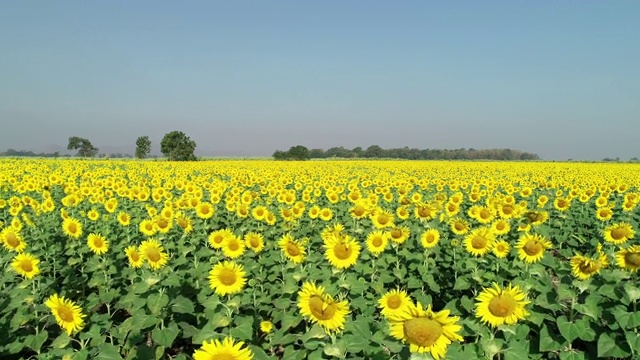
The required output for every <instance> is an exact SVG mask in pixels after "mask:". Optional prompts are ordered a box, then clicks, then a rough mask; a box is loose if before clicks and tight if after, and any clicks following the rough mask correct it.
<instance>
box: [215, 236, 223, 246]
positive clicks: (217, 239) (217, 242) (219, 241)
mask: <svg viewBox="0 0 640 360" xmlns="http://www.w3.org/2000/svg"><path fill="white" fill-rule="evenodd" d="M223 240H224V236H222V235H216V236H215V237H214V238H213V242H214V243H216V244H220V243H222V241H223Z"/></svg>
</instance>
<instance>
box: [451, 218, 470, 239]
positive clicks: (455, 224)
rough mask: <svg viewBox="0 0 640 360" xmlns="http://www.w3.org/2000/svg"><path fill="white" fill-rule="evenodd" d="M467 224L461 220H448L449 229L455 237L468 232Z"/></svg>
mask: <svg viewBox="0 0 640 360" xmlns="http://www.w3.org/2000/svg"><path fill="white" fill-rule="evenodd" d="M469 226H470V225H469V222H468V221H467V220H465V219H462V218H453V219H451V220H449V228H450V229H451V231H452V232H453V233H454V234H456V235H464V234H466V233H468V232H469V228H470V227H469Z"/></svg>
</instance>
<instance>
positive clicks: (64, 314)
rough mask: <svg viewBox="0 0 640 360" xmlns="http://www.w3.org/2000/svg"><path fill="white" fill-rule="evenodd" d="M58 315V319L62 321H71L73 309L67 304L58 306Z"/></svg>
mask: <svg viewBox="0 0 640 360" xmlns="http://www.w3.org/2000/svg"><path fill="white" fill-rule="evenodd" d="M58 316H60V319H62V321H64V322H73V311H71V309H69V308H68V307H67V306H60V307H59V308H58Z"/></svg>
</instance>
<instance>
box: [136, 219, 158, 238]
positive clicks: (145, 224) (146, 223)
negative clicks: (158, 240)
mask: <svg viewBox="0 0 640 360" xmlns="http://www.w3.org/2000/svg"><path fill="white" fill-rule="evenodd" d="M139 228H140V232H141V233H142V234H144V235H146V236H153V235H155V234H156V231H157V229H156V226H155V223H154V222H153V220H151V219H146V220H142V221H141V222H140V226H139Z"/></svg>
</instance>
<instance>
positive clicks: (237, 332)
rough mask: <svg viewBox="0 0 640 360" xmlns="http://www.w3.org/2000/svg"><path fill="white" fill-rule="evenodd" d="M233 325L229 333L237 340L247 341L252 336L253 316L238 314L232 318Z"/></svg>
mask: <svg viewBox="0 0 640 360" xmlns="http://www.w3.org/2000/svg"><path fill="white" fill-rule="evenodd" d="M234 323H235V326H234V327H233V329H231V331H229V334H230V335H231V336H233V337H234V338H236V339H238V340H244V341H248V340H251V339H252V338H253V318H252V317H250V316H239V317H236V318H235V319H234Z"/></svg>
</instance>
